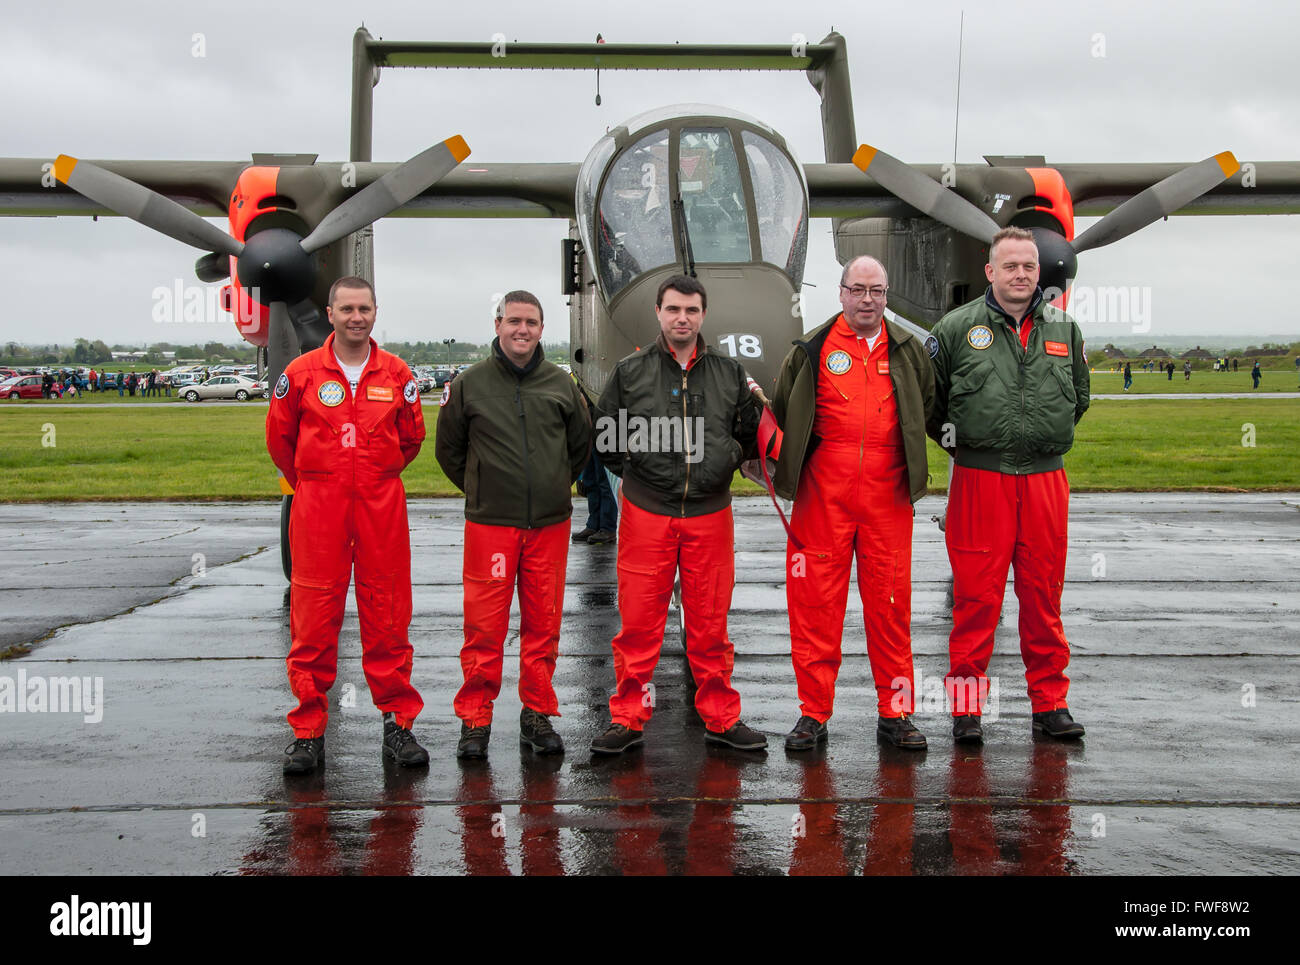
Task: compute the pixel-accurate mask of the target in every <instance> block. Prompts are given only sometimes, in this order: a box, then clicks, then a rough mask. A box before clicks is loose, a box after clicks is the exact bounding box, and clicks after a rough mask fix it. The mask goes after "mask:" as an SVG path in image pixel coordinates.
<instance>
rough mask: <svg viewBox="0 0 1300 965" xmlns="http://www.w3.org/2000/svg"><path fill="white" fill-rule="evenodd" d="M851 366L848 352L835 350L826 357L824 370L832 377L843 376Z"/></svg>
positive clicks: (851, 362) (851, 361)
mask: <svg viewBox="0 0 1300 965" xmlns="http://www.w3.org/2000/svg"><path fill="white" fill-rule="evenodd" d="M852 365H853V359H852V358H851V357H850V356H849V353H848V352H844V351H841V350H839V349H836V350H835V351H834V352H832V353H831V354H830V355H828V356H826V368H827V370H828V371H829V372H830V373H831V374H832V375H843V374H844V373H845V372H847V371H848V370H849V368H850V367H851V366H852Z"/></svg>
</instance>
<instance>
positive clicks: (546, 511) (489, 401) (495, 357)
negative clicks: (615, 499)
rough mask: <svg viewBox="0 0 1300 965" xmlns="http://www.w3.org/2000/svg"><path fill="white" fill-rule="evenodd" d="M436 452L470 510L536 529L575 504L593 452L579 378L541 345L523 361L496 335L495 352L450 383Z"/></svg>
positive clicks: (489, 521) (488, 519)
mask: <svg viewBox="0 0 1300 965" xmlns="http://www.w3.org/2000/svg"><path fill="white" fill-rule="evenodd" d="M443 399H444V401H443V402H442V408H441V409H439V410H438V437H437V440H436V441H435V444H434V453H435V455H436V456H437V458H438V465H440V466H441V467H442V471H443V472H445V473H446V474H447V478H448V479H450V480H451V481H452V483H454V484H455V486H456V488H457V489H460V490H461V491H462V492H464V493H465V518H466V519H468V520H470V521H471V522H475V523H483V524H485V525H488V526H515V527H518V528H520V529H536V528H538V527H542V526H550V525H551V524H553V523H558V522H561V521H562V520H566V519H568V518H569V516H570V515H571V514H572V512H573V497H572V494H571V493H570V489H571V487H572V486H573V483H574V481H575V480H576V479H577V478H578V476H579V475H581V474H582V470H583V467H584V466H586V464H587V459H588V457H589V456H590V453H591V418H590V416H589V415H588V413H587V406H586V403H585V402H584V401H583V399H582V396H581V395H579V389H578V386H577V385H576V384H575V383H574V381H573V379H572V378H571V377H570V376H569V374H568V373H566V372H565V371H564V369H562V368H560V367H559V366H558V365H556V364H554V363H553V362H547V361H546V359H545V358H544V356H543V354H542V349H541V346H538V348H537V352H536V353H535V354H534V355H533V357H532V359H530V360H529V362H528V364H527V365H526V366H524V367H523V368H522V369H521V368H519V367H518V366H516V365H514V364H513V363H512V362H511V361H510V360H509V359H507V358H506V357H505V356H504V354H502V352H501V349H500V347H499V346H498V344H497V341H496V339H493V340H492V357H491V358H488V359H484V360H483V361H482V362H476V363H475V364H474V365H471V366H470V367H469V368H468V369H466V370H465V371H464V372H463V373H461V374H460V375H458V376H456V378H455V379H454V380H453V381H452V382H451V383H449V385H448V387H447V390H446V394H445V395H444V397H443Z"/></svg>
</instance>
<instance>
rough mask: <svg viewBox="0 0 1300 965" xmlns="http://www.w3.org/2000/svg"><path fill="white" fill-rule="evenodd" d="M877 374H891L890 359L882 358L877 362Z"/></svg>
mask: <svg viewBox="0 0 1300 965" xmlns="http://www.w3.org/2000/svg"><path fill="white" fill-rule="evenodd" d="M876 374H877V375H888V374H889V359H881V360H880V361H879V362H877V363H876Z"/></svg>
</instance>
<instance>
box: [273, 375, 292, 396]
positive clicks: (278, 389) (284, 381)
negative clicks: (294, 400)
mask: <svg viewBox="0 0 1300 965" xmlns="http://www.w3.org/2000/svg"><path fill="white" fill-rule="evenodd" d="M288 394H289V376H287V375H285V374H284V373H283V372H281V373H280V377H279V378H278V379H276V380H275V397H276V398H277V399H283V398H284V397H285V396H286V395H288Z"/></svg>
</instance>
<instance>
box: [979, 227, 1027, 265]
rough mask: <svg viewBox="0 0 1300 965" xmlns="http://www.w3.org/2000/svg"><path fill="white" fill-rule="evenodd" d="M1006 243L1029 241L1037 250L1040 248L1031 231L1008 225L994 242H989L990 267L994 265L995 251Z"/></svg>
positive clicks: (996, 236)
mask: <svg viewBox="0 0 1300 965" xmlns="http://www.w3.org/2000/svg"><path fill="white" fill-rule="evenodd" d="M1004 241H1028V242H1029V243H1030V244H1032V245H1033V246H1034V247H1035V248H1037V247H1038V242H1037V241H1034V235H1033V232H1031V231H1029V230H1028V229H1027V228H1017V227H1015V226H1014V225H1008V226H1007V227H1005V228H1003V229H1002V230H1001V231H999V232H998V233H997V234H995V235H994V236H993V240H992V241H990V242H989V264H990V265H991V264H993V249H994V248H996V247H997V246H998V245H999V244H1001V243H1002V242H1004Z"/></svg>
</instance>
